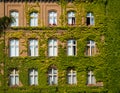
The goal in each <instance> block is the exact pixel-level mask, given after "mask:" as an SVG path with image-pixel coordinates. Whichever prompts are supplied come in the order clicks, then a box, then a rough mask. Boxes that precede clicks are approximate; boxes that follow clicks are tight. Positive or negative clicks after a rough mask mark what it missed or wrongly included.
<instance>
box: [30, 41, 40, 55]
mask: <svg viewBox="0 0 120 93" xmlns="http://www.w3.org/2000/svg"><path fill="white" fill-rule="evenodd" d="M29 55H30V56H38V40H36V39H31V40H29Z"/></svg>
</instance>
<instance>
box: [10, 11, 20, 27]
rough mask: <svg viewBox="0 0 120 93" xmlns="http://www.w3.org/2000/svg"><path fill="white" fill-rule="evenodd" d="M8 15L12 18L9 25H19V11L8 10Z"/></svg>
mask: <svg viewBox="0 0 120 93" xmlns="http://www.w3.org/2000/svg"><path fill="white" fill-rule="evenodd" d="M10 16H11V17H12V18H13V21H12V23H11V26H12V27H13V26H18V25H19V13H18V12H16V11H12V12H10Z"/></svg>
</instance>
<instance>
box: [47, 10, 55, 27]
mask: <svg viewBox="0 0 120 93" xmlns="http://www.w3.org/2000/svg"><path fill="white" fill-rule="evenodd" d="M49 25H57V13H56V12H54V11H51V12H49Z"/></svg>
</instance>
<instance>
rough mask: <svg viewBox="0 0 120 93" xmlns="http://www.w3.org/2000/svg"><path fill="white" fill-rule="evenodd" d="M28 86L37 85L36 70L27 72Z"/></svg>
mask: <svg viewBox="0 0 120 93" xmlns="http://www.w3.org/2000/svg"><path fill="white" fill-rule="evenodd" d="M29 84H30V85H38V71H37V70H36V69H31V70H29Z"/></svg>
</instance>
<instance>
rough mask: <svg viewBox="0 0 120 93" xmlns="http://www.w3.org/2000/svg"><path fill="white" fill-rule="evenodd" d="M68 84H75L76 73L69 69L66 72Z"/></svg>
mask: <svg viewBox="0 0 120 93" xmlns="http://www.w3.org/2000/svg"><path fill="white" fill-rule="evenodd" d="M67 78H68V79H67V80H68V84H77V73H76V71H75V70H73V69H70V70H68V73H67Z"/></svg>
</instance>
